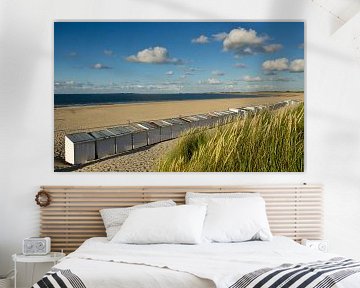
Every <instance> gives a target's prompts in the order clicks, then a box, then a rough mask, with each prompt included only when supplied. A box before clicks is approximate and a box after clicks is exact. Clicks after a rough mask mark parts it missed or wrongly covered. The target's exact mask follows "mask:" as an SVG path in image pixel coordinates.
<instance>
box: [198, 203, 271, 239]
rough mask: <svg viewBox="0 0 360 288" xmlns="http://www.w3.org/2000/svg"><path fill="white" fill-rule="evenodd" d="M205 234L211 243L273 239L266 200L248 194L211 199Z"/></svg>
mask: <svg viewBox="0 0 360 288" xmlns="http://www.w3.org/2000/svg"><path fill="white" fill-rule="evenodd" d="M203 237H204V240H206V241H210V242H242V241H248V240H255V239H259V240H271V238H272V234H271V231H270V227H269V223H268V220H267V216H266V208H265V201H264V199H263V198H261V197H247V198H237V199H211V200H209V201H208V206H207V214H206V218H205V223H204V228H203Z"/></svg>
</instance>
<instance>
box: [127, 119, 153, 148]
mask: <svg viewBox="0 0 360 288" xmlns="http://www.w3.org/2000/svg"><path fill="white" fill-rule="evenodd" d="M124 127H125V128H126V129H128V130H129V131H131V134H132V144H133V149H137V148H140V147H144V146H146V145H147V143H148V140H147V139H148V136H147V131H146V129H144V128H141V127H139V126H137V125H126V126H124Z"/></svg>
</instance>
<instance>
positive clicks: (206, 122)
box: [195, 114, 211, 127]
mask: <svg viewBox="0 0 360 288" xmlns="http://www.w3.org/2000/svg"><path fill="white" fill-rule="evenodd" d="M195 117H196V118H198V119H199V122H200V123H199V126H200V127H210V126H211V123H210V120H211V119H210V118H209V117H208V116H206V115H205V114H197V115H195Z"/></svg>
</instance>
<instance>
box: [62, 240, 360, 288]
mask: <svg viewBox="0 0 360 288" xmlns="http://www.w3.org/2000/svg"><path fill="white" fill-rule="evenodd" d="M336 256H337V255H333V254H328V253H322V252H319V251H314V250H311V249H309V248H306V247H304V246H302V245H300V244H297V243H296V242H294V241H292V240H290V239H288V238H286V237H274V239H273V240H272V241H251V242H243V243H205V244H200V245H173V244H159V245H130V244H112V243H110V242H108V241H107V240H106V238H91V239H89V240H87V241H85V243H84V244H83V245H81V247H79V248H78V249H77V250H76V251H75V252H73V253H71V254H69V255H68V256H67V257H65V258H64V259H63V260H62V261H61V262H60V263H59V264H57V265H56V266H55V267H56V268H59V269H70V270H71V271H72V272H73V273H74V274H76V275H77V276H79V277H80V278H81V280H82V281H83V282H84V284H85V286H86V287H87V288H92V287H94V288H95V287H104V288H107V287H121V288H130V287H131V288H134V287H136V288H150V287H151V288H165V287H166V288H169V287H171V288H180V287H192V288H203V287H207V288H211V287H218V288H228V287H229V286H231V285H232V284H233V283H234V282H235V281H236V280H237V279H239V278H240V277H241V276H243V275H244V274H247V273H250V272H253V271H255V270H258V269H261V268H266V267H269V268H271V267H276V266H279V265H281V264H284V263H293V264H297V263H307V262H314V261H318V260H328V259H330V258H333V257H336ZM335 287H340V288H342V287H349V288H357V287H360V273H357V274H354V275H352V276H349V277H347V278H345V279H344V280H342V281H341V282H339V283H338V284H337V286H335Z"/></svg>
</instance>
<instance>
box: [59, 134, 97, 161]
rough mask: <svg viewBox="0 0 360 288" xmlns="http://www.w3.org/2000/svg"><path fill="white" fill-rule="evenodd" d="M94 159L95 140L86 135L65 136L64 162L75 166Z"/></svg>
mask: <svg viewBox="0 0 360 288" xmlns="http://www.w3.org/2000/svg"><path fill="white" fill-rule="evenodd" d="M94 159H95V139H94V138H93V137H92V136H91V135H89V134H87V133H74V134H67V135H65V161H66V162H68V163H70V164H73V165H76V164H84V163H86V162H88V161H91V160H94Z"/></svg>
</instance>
